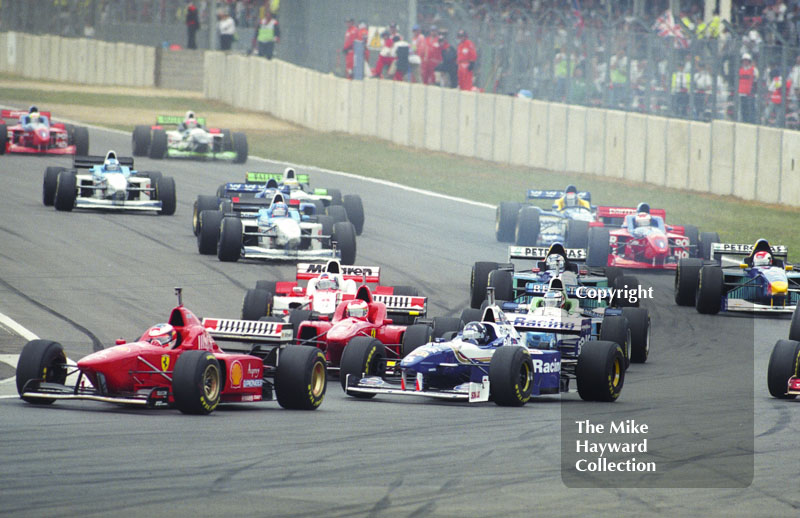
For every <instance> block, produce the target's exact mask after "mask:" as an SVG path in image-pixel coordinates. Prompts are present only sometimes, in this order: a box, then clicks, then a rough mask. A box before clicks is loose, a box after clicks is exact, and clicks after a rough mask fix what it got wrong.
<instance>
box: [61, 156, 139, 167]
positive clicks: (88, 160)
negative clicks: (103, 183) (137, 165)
mask: <svg viewBox="0 0 800 518" xmlns="http://www.w3.org/2000/svg"><path fill="white" fill-rule="evenodd" d="M105 161H106V157H104V156H100V155H87V156H75V157H74V158H73V159H72V167H74V168H75V169H89V168H92V167H94V166H96V165H103V163H105ZM117 161H119V165H122V166H126V167H133V157H130V156H120V157H117Z"/></svg>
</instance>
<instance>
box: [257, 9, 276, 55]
mask: <svg viewBox="0 0 800 518" xmlns="http://www.w3.org/2000/svg"><path fill="white" fill-rule="evenodd" d="M280 38H281V29H280V27H279V26H278V20H277V19H276V18H275V17H274V16H273V15H272V13H270V11H265V12H264V17H263V18H261V20H259V22H258V27H256V35H255V38H254V39H255V41H254V42H253V43H257V44H258V55H259V56H261V57H265V58H267V59H272V54H273V53H274V52H275V44H276V43H277V42H278V41H280Z"/></svg>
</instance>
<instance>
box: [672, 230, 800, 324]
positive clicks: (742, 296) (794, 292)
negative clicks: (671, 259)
mask: <svg viewBox="0 0 800 518" xmlns="http://www.w3.org/2000/svg"><path fill="white" fill-rule="evenodd" d="M710 256H711V261H710V262H705V261H703V260H702V259H693V258H685V259H681V260H680V261H679V262H678V268H677V269H676V271H675V302H676V303H677V304H678V305H680V306H692V305H693V306H695V307H696V308H697V311H698V312H699V313H704V314H711V315H713V314H716V313H719V312H720V311H744V312H753V313H779V314H780V313H791V312H792V311H794V310H795V308H796V307H797V305H798V301H800V271H795V269H794V266H793V265H791V264H786V257H787V249H786V247H785V246H782V245H778V246H770V244H769V243H768V242H767V240H766V239H759V240H758V241H756V243H755V244H754V245H747V244H734V243H712V244H711V254H710Z"/></svg>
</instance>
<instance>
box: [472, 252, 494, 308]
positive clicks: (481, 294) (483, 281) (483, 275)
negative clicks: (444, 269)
mask: <svg viewBox="0 0 800 518" xmlns="http://www.w3.org/2000/svg"><path fill="white" fill-rule="evenodd" d="M498 266H499V265H498V264H497V263H493V262H489V261H478V262H476V263H475V264H474V265H472V276H471V277H470V281H469V301H470V302H469V305H470V306H471V307H473V308H475V309H477V308H480V307H481V303H483V301H484V300H486V288H487V287H488V286H489V272H491V271H492V270H496V269H497V267H498Z"/></svg>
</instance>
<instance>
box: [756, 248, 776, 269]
mask: <svg viewBox="0 0 800 518" xmlns="http://www.w3.org/2000/svg"><path fill="white" fill-rule="evenodd" d="M753 266H772V255H771V254H770V253H769V252H766V251H764V250H762V251H760V252H756V253H755V255H753Z"/></svg>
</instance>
